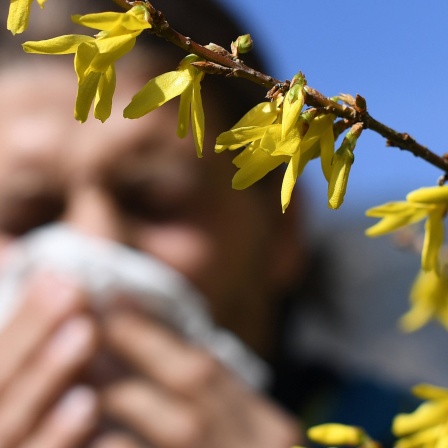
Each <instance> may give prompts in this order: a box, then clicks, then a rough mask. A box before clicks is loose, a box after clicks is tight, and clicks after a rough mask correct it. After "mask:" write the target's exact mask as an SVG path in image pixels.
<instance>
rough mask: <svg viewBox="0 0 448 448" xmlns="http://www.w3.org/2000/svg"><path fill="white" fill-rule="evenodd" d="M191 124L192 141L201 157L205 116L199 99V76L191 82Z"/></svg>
mask: <svg viewBox="0 0 448 448" xmlns="http://www.w3.org/2000/svg"><path fill="white" fill-rule="evenodd" d="M191 126H192V129H193V137H194V143H195V147H196V153H197V155H198V157H202V148H203V146H204V128H205V118H204V109H203V107H202V99H201V82H200V78H199V77H197V78H195V80H194V82H193V97H192V100H191Z"/></svg>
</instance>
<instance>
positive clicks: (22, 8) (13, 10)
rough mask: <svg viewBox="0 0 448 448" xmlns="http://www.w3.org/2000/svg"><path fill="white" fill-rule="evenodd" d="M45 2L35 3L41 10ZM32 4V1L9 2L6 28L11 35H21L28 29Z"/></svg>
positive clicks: (40, 0) (44, 0) (38, 0)
mask: <svg viewBox="0 0 448 448" xmlns="http://www.w3.org/2000/svg"><path fill="white" fill-rule="evenodd" d="M46 1H47V0H37V3H38V5H39V6H40V7H41V8H43V7H44V3H45V2H46ZM32 3H33V0H11V2H10V4H9V12H8V21H7V24H6V28H7V29H8V30H9V31H11V33H12V34H20V33H23V32H24V31H25V30H26V29H27V28H28V21H29V18H30V10H31V4H32Z"/></svg>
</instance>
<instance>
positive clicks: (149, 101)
mask: <svg viewBox="0 0 448 448" xmlns="http://www.w3.org/2000/svg"><path fill="white" fill-rule="evenodd" d="M199 60H200V58H199V57H198V56H196V55H194V54H190V55H189V56H187V57H186V58H184V59H183V60H182V61H181V63H180V64H179V67H178V68H177V70H175V71H172V72H168V73H164V74H162V75H159V76H157V77H155V78H154V79H151V80H150V81H149V82H148V83H147V84H146V85H145V86H144V87H143V88H142V89H141V90H140V91H139V92H138V93H137V94H136V95H134V97H133V98H132V101H131V103H130V104H129V105H128V106H127V107H126V108H125V110H124V112H123V115H124V117H125V118H140V117H142V116H143V115H145V114H147V113H149V112H151V111H153V110H154V109H157V108H158V107H160V106H162V105H163V104H165V103H166V102H167V101H169V100H171V99H172V98H174V97H176V96H179V95H180V105H179V118H178V126H177V135H178V136H179V137H180V138H183V137H185V136H186V135H187V133H188V129H189V125H190V114H191V125H192V128H193V137H194V142H195V146H196V152H197V154H198V156H199V157H200V156H201V155H202V148H203V145H204V123H205V119H204V110H203V107H202V98H201V81H202V79H203V77H204V72H201V71H200V70H198V69H197V68H196V67H195V66H194V65H192V63H194V62H197V61H199Z"/></svg>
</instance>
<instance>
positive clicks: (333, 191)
mask: <svg viewBox="0 0 448 448" xmlns="http://www.w3.org/2000/svg"><path fill="white" fill-rule="evenodd" d="M362 128H363V125H362V123H356V124H354V125H353V126H352V127H351V129H350V130H349V131H348V132H347V134H346V136H345V138H344V140H343V142H342V144H341V147H340V148H339V149H338V150H337V151H336V152H335V154H334V156H333V160H332V163H331V165H332V167H331V176H330V182H329V183H328V207H330V208H332V209H338V208H339V207H340V206H341V205H342V203H343V202H344V197H345V193H346V191H347V184H348V178H349V175H350V169H351V167H352V165H353V162H354V161H355V156H354V154H353V150H354V149H355V146H356V141H357V140H358V137H359V136H360V135H361V132H362Z"/></svg>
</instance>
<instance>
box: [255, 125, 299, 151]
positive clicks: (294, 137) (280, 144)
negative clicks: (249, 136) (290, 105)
mask: <svg viewBox="0 0 448 448" xmlns="http://www.w3.org/2000/svg"><path fill="white" fill-rule="evenodd" d="M301 141H302V136H301V133H300V130H299V128H298V126H295V127H294V128H292V129H291V131H290V132H289V133H288V135H287V136H286V138H284V139H282V136H281V125H272V126H269V127H268V129H267V130H266V133H265V135H264V136H263V138H262V139H261V142H260V146H261V147H262V148H263V149H264V150H266V151H268V152H269V153H270V154H271V155H272V156H289V157H291V156H293V155H294V154H296V153H297V152H299V150H300V143H301Z"/></svg>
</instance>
